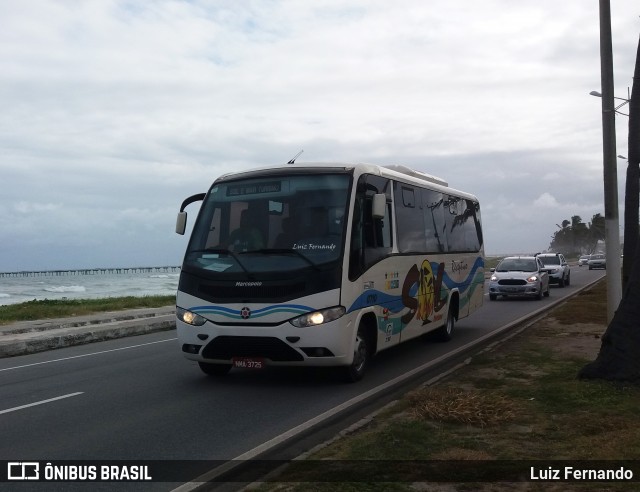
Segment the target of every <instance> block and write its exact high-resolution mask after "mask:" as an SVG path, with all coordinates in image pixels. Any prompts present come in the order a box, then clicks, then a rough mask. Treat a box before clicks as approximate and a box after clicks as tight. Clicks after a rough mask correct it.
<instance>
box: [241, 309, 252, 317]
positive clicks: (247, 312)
mask: <svg viewBox="0 0 640 492" xmlns="http://www.w3.org/2000/svg"><path fill="white" fill-rule="evenodd" d="M240 316H242V319H249V318H250V317H251V309H249V308H248V307H243V308H242V309H241V310H240Z"/></svg>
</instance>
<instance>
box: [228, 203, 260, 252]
mask: <svg viewBox="0 0 640 492" xmlns="http://www.w3.org/2000/svg"><path fill="white" fill-rule="evenodd" d="M252 217H253V216H252V215H251V213H250V211H249V210H248V209H245V210H243V211H242V212H241V213H240V227H238V228H237V229H236V230H234V231H233V232H232V233H231V234H230V235H229V239H228V241H227V244H228V245H229V249H230V250H231V251H234V252H243V251H251V250H256V249H261V248H264V239H263V237H262V233H261V232H260V229H258V227H257V226H256V225H255V221H254V220H253V219H252Z"/></svg>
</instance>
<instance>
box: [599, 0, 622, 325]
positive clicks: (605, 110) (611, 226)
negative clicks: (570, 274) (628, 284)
mask: <svg viewBox="0 0 640 492" xmlns="http://www.w3.org/2000/svg"><path fill="white" fill-rule="evenodd" d="M611 45H612V42H611V5H610V3H609V0H600V78H601V84H602V150H603V167H604V218H605V241H606V253H607V323H610V322H611V320H612V319H613V315H614V314H615V312H616V310H617V309H618V305H619V304H620V300H621V299H622V273H621V263H620V227H619V223H620V220H619V215H618V170H617V165H618V163H617V161H616V113H615V109H614V95H613V49H612V46H611Z"/></svg>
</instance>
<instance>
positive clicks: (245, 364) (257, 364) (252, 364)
mask: <svg viewBox="0 0 640 492" xmlns="http://www.w3.org/2000/svg"><path fill="white" fill-rule="evenodd" d="M231 363H232V364H233V367H240V368H242V369H264V359H261V358H259V357H233V358H232V359H231Z"/></svg>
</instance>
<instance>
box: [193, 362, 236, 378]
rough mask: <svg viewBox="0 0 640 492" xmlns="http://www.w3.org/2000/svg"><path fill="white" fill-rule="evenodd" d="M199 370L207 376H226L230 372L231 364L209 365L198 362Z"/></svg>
mask: <svg viewBox="0 0 640 492" xmlns="http://www.w3.org/2000/svg"><path fill="white" fill-rule="evenodd" d="M198 365H199V366H200V369H201V370H202V372H204V373H205V374H206V375H207V376H226V375H227V374H228V372H229V371H230V370H231V364H209V363H207V362H198Z"/></svg>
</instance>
